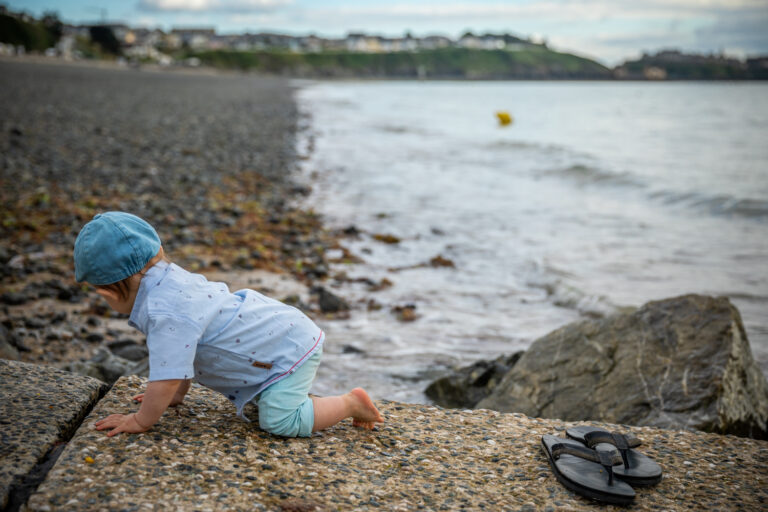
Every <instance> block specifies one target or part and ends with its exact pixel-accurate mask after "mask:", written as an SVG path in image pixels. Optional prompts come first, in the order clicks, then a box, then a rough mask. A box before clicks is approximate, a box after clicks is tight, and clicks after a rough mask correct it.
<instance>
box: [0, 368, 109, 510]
mask: <svg viewBox="0 0 768 512" xmlns="http://www.w3.org/2000/svg"><path fill="white" fill-rule="evenodd" d="M106 389H107V386H106V385H104V383H103V382H99V381H97V380H95V379H90V378H87V377H81V376H79V375H75V374H72V373H69V372H65V371H62V370H58V369H56V368H52V367H50V366H37V365H32V364H27V363H21V362H18V361H6V360H2V359H0V510H6V507H8V510H16V509H17V507H18V506H20V505H21V504H23V501H24V499H25V496H24V495H25V493H28V492H29V491H32V490H34V486H36V485H37V484H38V483H39V480H38V481H35V476H34V475H35V468H36V467H37V466H38V464H40V463H41V462H43V460H44V459H45V458H46V456H50V453H51V452H52V451H53V450H54V447H56V446H58V445H60V444H61V443H62V442H63V441H67V440H68V439H69V437H70V436H71V435H72V434H73V433H74V431H75V429H77V428H78V426H79V425H80V422H81V421H82V419H83V418H84V417H85V414H86V413H87V412H88V408H89V407H90V406H92V405H93V404H94V403H95V402H96V401H97V400H98V399H99V397H100V396H101V395H102V394H103V393H104V392H106Z"/></svg>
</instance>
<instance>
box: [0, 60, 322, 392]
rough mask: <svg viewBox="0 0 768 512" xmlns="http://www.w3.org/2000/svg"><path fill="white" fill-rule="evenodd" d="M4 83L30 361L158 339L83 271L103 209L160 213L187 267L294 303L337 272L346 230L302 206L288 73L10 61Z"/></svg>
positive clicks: (12, 306) (171, 246)
mask: <svg viewBox="0 0 768 512" xmlns="http://www.w3.org/2000/svg"><path fill="white" fill-rule="evenodd" d="M0 90H2V91H3V94H2V98H0V130H1V131H2V134H3V135H2V137H0V154H1V155H2V156H0V196H1V197H0V199H1V200H2V210H1V211H0V238H1V240H2V241H0V322H2V325H3V327H4V328H5V331H4V338H7V339H4V341H9V342H10V343H5V344H4V346H5V347H6V348H7V349H8V350H11V351H13V350H14V349H15V350H16V351H17V352H18V354H17V355H18V359H20V360H21V361H25V362H31V363H39V364H49V365H54V366H59V367H62V366H65V365H67V364H68V363H72V362H74V361H83V360H89V359H90V358H92V357H93V356H94V354H95V353H96V352H97V351H98V350H99V348H100V347H103V346H104V345H105V344H109V343H113V342H120V343H122V344H123V345H131V344H135V345H137V346H139V345H141V342H143V340H140V339H139V338H138V337H137V336H138V335H139V333H137V332H136V331H133V330H132V329H130V328H129V327H128V326H127V324H126V322H125V321H124V319H123V318H121V317H120V316H119V315H117V314H115V313H113V312H111V311H110V310H108V309H107V307H106V304H104V302H103V301H101V300H100V299H99V298H98V296H96V295H95V293H94V292H93V290H90V289H89V288H88V287H84V286H81V285H78V284H77V283H75V281H74V273H73V264H72V246H73V243H74V239H75V237H76V236H77V233H78V232H79V229H80V228H81V227H82V225H83V224H85V223H86V222H87V221H88V220H90V219H91V218H92V217H93V215H95V214H96V213H98V212H101V211H107V210H124V211H129V212H132V213H135V214H136V215H139V216H141V217H143V218H145V219H146V220H148V221H149V222H150V223H152V224H153V225H154V226H156V229H157V230H158V232H159V234H160V236H161V239H162V240H163V245H164V247H165V249H166V252H167V254H168V255H169V256H170V258H171V259H172V260H173V261H174V262H176V263H178V264H180V265H181V266H184V267H185V268H188V269H190V270H193V271H199V272H204V273H206V274H207V275H209V276H210V275H213V276H215V277H218V278H220V279H222V280H226V281H238V284H239V285H240V287H246V286H247V287H252V288H255V289H259V290H260V291H263V292H265V293H267V294H269V295H271V296H274V297H275V298H278V299H286V297H288V298H289V299H290V300H292V301H294V302H298V301H299V300H303V301H308V300H309V296H308V295H307V287H306V285H309V284H311V283H312V282H313V281H314V280H315V279H318V278H321V277H323V276H325V274H326V273H327V264H326V262H325V260H324V258H325V256H324V254H325V250H326V249H328V248H331V247H334V246H335V241H334V239H333V236H331V235H330V234H328V233H327V232H325V231H324V230H323V229H322V226H321V225H320V222H319V219H318V218H317V216H316V215H314V213H313V212H312V211H311V210H310V209H300V208H297V207H296V206H295V205H296V204H297V203H299V202H301V199H302V198H304V196H306V195H307V194H308V192H309V190H308V188H307V187H306V186H301V185H297V184H294V183H293V182H292V181H291V178H290V175H291V173H292V170H293V165H295V154H294V153H295V149H294V146H295V142H294V135H295V130H296V125H297V121H298V113H297V111H296V108H295V105H294V102H293V99H292V89H291V87H290V86H289V84H288V81H287V80H283V79H279V78H268V77H257V76H254V75H238V74H221V73H220V74H214V73H212V72H205V71H176V72H169V71H165V72H163V71H153V70H135V69H127V68H120V67H117V66H105V65H103V64H102V65H100V66H96V65H93V66H87V65H82V64H78V65H75V64H61V63H51V62H29V61H15V60H3V61H0ZM233 289H237V288H233ZM308 309H309V308H308ZM9 344H10V345H11V348H8V345H9ZM115 378H116V376H115ZM112 380H113V379H112Z"/></svg>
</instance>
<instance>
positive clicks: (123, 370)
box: [64, 347, 146, 384]
mask: <svg viewBox="0 0 768 512" xmlns="http://www.w3.org/2000/svg"><path fill="white" fill-rule="evenodd" d="M145 366H146V365H144V364H142V359H140V360H139V362H136V361H131V360H129V359H126V358H124V357H120V356H118V355H115V354H113V353H112V352H110V350H108V349H107V348H105V347H99V348H98V349H96V352H95V353H94V354H93V357H92V358H91V359H90V360H88V361H75V362H72V363H68V364H67V365H65V366H64V369H65V370H68V371H71V372H74V373H78V374H80V375H85V376H88V377H93V378H95V379H99V380H102V381H104V382H107V383H109V384H112V383H114V382H115V381H116V380H117V379H119V378H120V377H122V376H123V375H133V374H140V373H142V372H143V371H144V369H145Z"/></svg>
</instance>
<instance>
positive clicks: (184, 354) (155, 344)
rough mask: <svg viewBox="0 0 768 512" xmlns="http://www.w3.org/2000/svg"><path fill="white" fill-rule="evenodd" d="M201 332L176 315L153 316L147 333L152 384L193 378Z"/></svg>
mask: <svg viewBox="0 0 768 512" xmlns="http://www.w3.org/2000/svg"><path fill="white" fill-rule="evenodd" d="M201 336H202V331H201V330H200V328H199V327H198V326H196V325H195V324H193V323H192V322H189V321H187V320H185V319H182V318H179V317H176V316H173V315H152V316H151V317H150V319H149V328H148V330H147V349H148V350H149V381H150V382H152V381H155V380H170V379H191V378H193V377H194V376H195V366H194V362H195V352H196V351H197V343H198V341H200V338H201Z"/></svg>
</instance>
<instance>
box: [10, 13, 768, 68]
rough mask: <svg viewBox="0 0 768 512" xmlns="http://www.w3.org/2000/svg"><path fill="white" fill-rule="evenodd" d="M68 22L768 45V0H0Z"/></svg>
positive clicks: (608, 55) (643, 48) (604, 47)
mask: <svg viewBox="0 0 768 512" xmlns="http://www.w3.org/2000/svg"><path fill="white" fill-rule="evenodd" d="M0 3H4V4H5V5H6V6H8V7H9V8H10V9H11V10H13V11H26V12H29V13H30V14H33V15H36V16H39V15H40V14H42V13H43V12H44V11H56V12H58V14H59V16H60V18H61V19H62V20H64V21H65V22H68V23H73V24H84V23H93V22H96V21H99V20H101V19H106V20H108V21H109V22H122V23H126V24H127V25H130V26H144V27H150V28H154V27H159V28H162V29H163V30H169V29H171V28H176V27H209V28H215V29H216V31H217V32H218V33H222V34H227V33H243V32H268V31H269V32H278V33H286V34H292V35H304V34H310V33H313V34H316V35H319V36H324V37H341V36H344V35H346V34H347V33H348V32H365V33H369V34H376V35H383V36H390V37H391V36H402V35H403V34H404V33H405V32H406V31H410V32H411V33H412V34H413V35H414V36H425V35H432V34H439V35H445V36H448V37H451V38H457V37H458V36H460V35H461V34H463V33H464V32H466V31H472V32H473V33H486V32H493V33H503V32H507V33H510V34H514V35H517V36H521V37H532V38H534V39H538V40H542V39H544V40H546V41H547V43H548V44H549V45H550V47H552V48H554V49H556V50H560V51H567V52H571V53H576V54H579V55H584V56H587V57H591V58H594V59H596V60H598V61H600V62H602V63H604V64H608V65H615V64H619V63H621V62H622V61H624V60H626V59H631V58H636V57H639V56H640V55H641V54H642V53H643V52H649V53H653V52H656V51H658V50H661V49H669V48H675V49H680V50H683V51H687V52H696V53H711V52H712V53H721V52H724V53H726V54H728V55H731V56H735V57H739V58H743V57H746V56H754V55H768V28H767V27H768V0H536V1H534V0H507V1H500V0H496V1H490V0H488V1H486V0H476V1H468V0H412V1H401V0H389V1H381V0H60V1H52V0H26V1H8V0H0Z"/></svg>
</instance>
